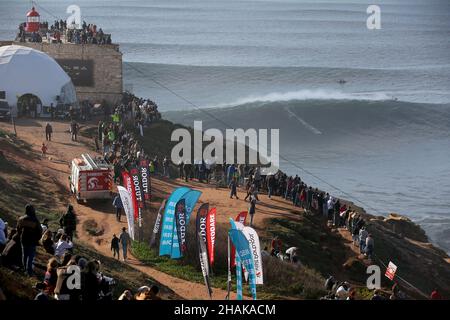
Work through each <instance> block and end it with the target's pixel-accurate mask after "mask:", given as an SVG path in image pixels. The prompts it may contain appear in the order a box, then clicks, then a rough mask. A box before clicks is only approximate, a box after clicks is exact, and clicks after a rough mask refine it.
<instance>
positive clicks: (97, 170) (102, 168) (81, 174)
mask: <svg viewBox="0 0 450 320" xmlns="http://www.w3.org/2000/svg"><path fill="white" fill-rule="evenodd" d="M112 187H113V169H112V167H111V165H109V164H108V163H107V162H106V161H104V160H102V159H99V158H93V157H91V156H90V155H89V154H82V155H81V158H75V159H73V160H72V163H71V168H70V176H69V189H70V192H71V193H73V194H74V195H75V198H76V199H77V201H86V200H93V199H111V196H112Z"/></svg>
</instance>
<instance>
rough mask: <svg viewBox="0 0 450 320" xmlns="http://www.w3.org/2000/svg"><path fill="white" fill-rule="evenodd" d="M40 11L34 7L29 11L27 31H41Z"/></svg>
mask: <svg viewBox="0 0 450 320" xmlns="http://www.w3.org/2000/svg"><path fill="white" fill-rule="evenodd" d="M39 18H40V15H39V13H38V12H37V11H36V10H35V9H34V7H33V8H31V11H29V12H28V13H27V26H26V27H25V30H26V31H27V32H38V31H39Z"/></svg>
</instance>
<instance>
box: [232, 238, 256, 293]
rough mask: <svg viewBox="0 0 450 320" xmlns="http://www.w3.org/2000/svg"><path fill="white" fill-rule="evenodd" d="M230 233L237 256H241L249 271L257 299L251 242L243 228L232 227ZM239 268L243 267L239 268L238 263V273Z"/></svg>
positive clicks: (252, 290)
mask: <svg viewBox="0 0 450 320" xmlns="http://www.w3.org/2000/svg"><path fill="white" fill-rule="evenodd" d="M228 234H229V236H230V239H231V242H233V244H234V246H235V248H236V257H237V256H239V259H240V262H241V263H242V265H243V267H245V269H246V270H247V272H248V279H249V283H250V291H251V293H252V296H253V300H256V277H255V266H254V263H253V256H252V253H251V249H250V245H249V242H248V240H247V238H246V237H245V235H244V233H243V232H242V230H238V229H230V230H229V231H228ZM237 269H241V268H238V266H237V265H236V275H237V272H238V271H237Z"/></svg>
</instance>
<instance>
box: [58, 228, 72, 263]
mask: <svg viewBox="0 0 450 320" xmlns="http://www.w3.org/2000/svg"><path fill="white" fill-rule="evenodd" d="M72 248H73V243H72V241H70V240H69V239H68V237H67V235H66V234H63V235H62V236H61V239H59V241H58V243H56V248H55V256H56V257H58V258H61V257H62V256H63V255H64V254H65V253H66V251H67V250H70V249H72Z"/></svg>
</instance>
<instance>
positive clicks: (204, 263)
mask: <svg viewBox="0 0 450 320" xmlns="http://www.w3.org/2000/svg"><path fill="white" fill-rule="evenodd" d="M197 241H198V255H199V258H200V267H201V269H202V274H203V279H204V280H205V286H206V290H208V295H209V298H212V290H211V284H210V283H209V266H208V252H207V249H206V244H205V242H204V241H203V240H202V235H201V234H200V232H199V233H197Z"/></svg>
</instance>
